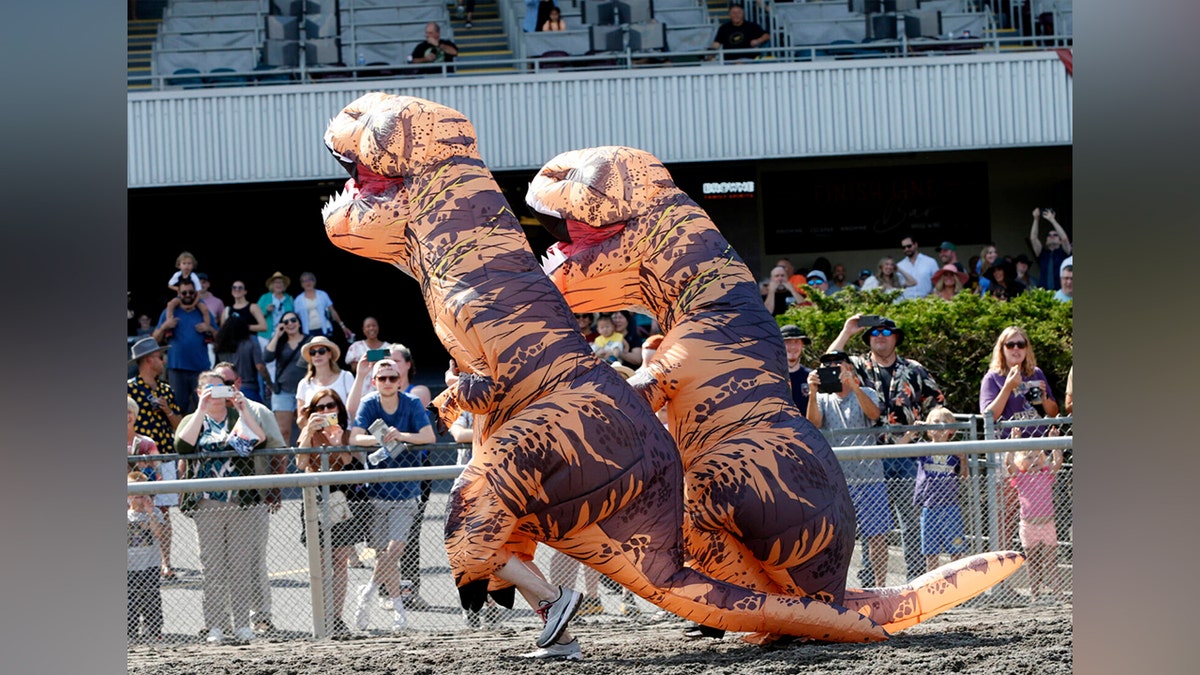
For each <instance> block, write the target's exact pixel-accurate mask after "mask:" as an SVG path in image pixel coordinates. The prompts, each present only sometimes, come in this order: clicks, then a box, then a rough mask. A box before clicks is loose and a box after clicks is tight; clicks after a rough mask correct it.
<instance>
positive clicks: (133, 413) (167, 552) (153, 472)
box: [125, 396, 179, 588]
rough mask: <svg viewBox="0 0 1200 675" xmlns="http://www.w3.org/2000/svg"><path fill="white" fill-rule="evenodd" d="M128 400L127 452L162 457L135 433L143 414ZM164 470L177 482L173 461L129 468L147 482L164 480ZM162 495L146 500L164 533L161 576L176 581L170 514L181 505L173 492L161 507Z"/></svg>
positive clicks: (160, 540)
mask: <svg viewBox="0 0 1200 675" xmlns="http://www.w3.org/2000/svg"><path fill="white" fill-rule="evenodd" d="M125 399H126V400H127V402H128V405H127V411H126V415H125V431H126V436H125V438H126V442H127V443H128V453H129V454H130V455H144V456H147V457H149V456H151V455H159V454H161V453H160V452H159V451H158V444H157V443H155V442H154V441H153V440H152V439H151V438H150V437H149V436H143V435H142V434H139V433H137V431H136V430H135V426H136V424H137V418H138V414H139V413H140V412H141V409H140V407H139V406H138V404H137V403H136V402H135V401H134V400H133V397H132V396H126V397H125ZM166 447H170V446H166ZM126 467H127V468H129V465H128V462H127V463H126ZM164 467H169V469H170V472H169V475H170V476H171V480H174V479H175V463H174V462H166V463H163V462H160V461H157V458H156V459H155V460H147V461H144V462H138V463H137V464H135V465H134V466H133V467H132V468H129V470H134V469H136V470H137V471H141V472H142V473H144V474H145V475H146V479H147V480H164V478H163V468H164ZM159 496H160V495H154V496H153V497H150V496H147V497H146V499H147V501H149V502H150V503H151V504H152V505H153V506H154V507H155V513H156V514H157V515H156V517H155V523H156V525H155V527H157V528H159V529H160V530H162V532H161V533H160V535H159V536H158V537H157V540H158V548H159V556H158V559H159V568H158V574H159V575H161V576H162V578H164V579H174V578H175V570H174V569H172V567H171V520H170V518H171V511H170V507H171V506H173V505H175V504H177V503H179V495H178V494H174V493H172V494H170V495H169V496H170V497H171V499H170V500H168V501H167V503H166V504H165V505H163V506H159V505H158V504H155V503H154V502H155V499H156V498H157V497H159ZM154 587H155V588H158V584H157V583H155V586H154Z"/></svg>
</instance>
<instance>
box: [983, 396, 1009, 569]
mask: <svg viewBox="0 0 1200 675" xmlns="http://www.w3.org/2000/svg"><path fill="white" fill-rule="evenodd" d="M995 438H996V420H995V418H994V417H993V416H992V415H990V414H988V413H984V414H983V439H984V440H985V441H990V440H994V439H995ZM985 457H986V460H987V477H986V481H987V483H986V485H987V509H988V525H990V532H989V537H988V541H989V550H992V551H999V550H1001V546H1000V527H1001V525H1002V524H1001V522H1000V519H1001V518H1003V517H1004V514H1003V513H1001V509H1000V489H999V488H1000V482H999V480H998V479H997V475H998V474H997V472H998V471H1000V470H1001V467H1000V465H999V464H998V463H997V462H996V458H995V455H990V454H989V455H986V456H985Z"/></svg>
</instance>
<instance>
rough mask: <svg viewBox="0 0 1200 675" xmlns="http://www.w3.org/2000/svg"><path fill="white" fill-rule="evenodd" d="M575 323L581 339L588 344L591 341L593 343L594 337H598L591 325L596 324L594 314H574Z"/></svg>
mask: <svg viewBox="0 0 1200 675" xmlns="http://www.w3.org/2000/svg"><path fill="white" fill-rule="evenodd" d="M575 321H577V322H578V324H579V332H580V333H581V334H583V339H584V340H587V342H588V344H591V343H592V342H593V341H595V339H596V337H597V336H598V335H600V334H599V333H597V332H596V329H595V328H593V327H592V325H593V324H594V323H595V322H596V317H595V315H594V314H592V313H590V312H586V313H583V314H576V315H575Z"/></svg>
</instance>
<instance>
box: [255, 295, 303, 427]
mask: <svg viewBox="0 0 1200 675" xmlns="http://www.w3.org/2000/svg"><path fill="white" fill-rule="evenodd" d="M310 339H311V338H310V337H308V336H307V335H305V334H304V333H302V332H300V317H299V316H297V315H296V313H295V312H285V313H284V315H283V318H282V319H280V320H279V324H278V325H276V326H275V334H274V335H272V336H271V339H270V340H269V341H268V342H267V348H266V349H265V350H264V351H263V361H265V362H267V363H274V364H275V378H274V383H273V385H272V388H271V410H273V411H274V412H275V420H276V421H277V422H278V423H279V430H280V431H282V432H283V438H284V440H285V441H291V439H292V438H294V437H295V435H294V434H293V430H292V427H294V426H295V422H296V388H297V387H299V386H300V380H302V379H304V376H305V375H307V374H308V373H307V368H306V366H305V363H304V358H303V357H302V356H301V355H300V354H301V352H300V349H301V348H302V347H303V346H304V345H306V344H308V341H309V340H310Z"/></svg>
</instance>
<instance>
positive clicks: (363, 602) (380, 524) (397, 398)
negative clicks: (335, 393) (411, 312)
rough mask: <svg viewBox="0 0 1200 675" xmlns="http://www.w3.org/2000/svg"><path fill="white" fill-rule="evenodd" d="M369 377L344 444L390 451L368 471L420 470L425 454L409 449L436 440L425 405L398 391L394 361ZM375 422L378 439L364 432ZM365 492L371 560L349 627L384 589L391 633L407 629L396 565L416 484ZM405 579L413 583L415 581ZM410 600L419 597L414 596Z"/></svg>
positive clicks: (361, 623) (360, 625) (416, 501)
mask: <svg viewBox="0 0 1200 675" xmlns="http://www.w3.org/2000/svg"><path fill="white" fill-rule="evenodd" d="M361 370H362V364H360V371H361ZM371 379H372V380H373V381H374V383H375V391H373V392H371V393H370V394H367V395H366V396H364V397H363V398H362V402H361V403H360V404H359V406H358V413H357V414H356V415H355V417H354V424H353V425H352V427H351V429H350V444H351V445H357V446H362V447H373V448H380V447H381V446H383V447H390V448H391V449H390V450H388V451H387V453H386V456H384V457H382V458H380V457H379V456H378V455H376V454H375V453H372V455H371V456H370V457H371V461H370V462H368V464H369V466H368V468H370V469H396V468H402V467H413V466H421V465H422V463H423V460H424V459H425V458H426V456H427V455H428V451H427V450H424V449H421V448H420V447H415V446H421V445H426V444H428V443H433V442H434V441H435V440H436V437H435V436H434V433H433V425H431V424H430V422H429V415H428V414H427V413H426V412H425V407H424V406H423V405H421V402H420V401H419V400H417V398H416V397H415V396H410V395H408V394H405V393H403V392H402V391H400V369H399V368H398V367H397V365H396V362H395V361H394V360H392V359H383V360H381V361H378V362H376V363H375V367H374V368H373V370H372V373H371ZM377 420H379V421H382V422H383V423H384V424H385V425H386V428H385V429H384V430H383V431H382V432H380V437H378V438H377V437H376V436H375V435H374V434H372V433H370V432H368V429H370V428H371V425H372V424H373V423H374V422H375V421H377ZM393 444H399V445H393ZM376 460H378V461H376ZM367 494H368V495H369V496H370V498H371V505H372V511H373V514H374V518H373V525H372V528H371V533H370V538H369V540H368V544H369V545H370V546H371V548H373V549H375V551H376V562H375V572H374V574H372V576H371V580H370V581H369V582H368V583H367V584H366V585H364V586H362V587H361V588H359V589H358V591H357V593H356V595H355V603H356V604H355V612H354V626H355V628H357V629H358V630H366V628H367V625H368V624H369V623H370V614H369V605H370V600H371V598H372V597H374V596H376V595H377V594H378V591H379V587H380V586H384V587H385V588H386V590H387V594H388V596H389V597H391V598H392V611H393V613H394V614H393V617H392V626H391V627H392V630H402V629H404V628H406V627H407V626H408V621H407V618H406V614H405V612H404V603H403V602H402V601H401V585H400V568H399V563H400V559H401V558H402V557H403V555H404V549H405V547H406V546H407V545H408V540H409V533H410V532H411V530H412V524H413V520H414V519H415V518H416V517H417V514H418V511H419V509H420V502H421V483H420V481H403V482H398V483H371V484H370V485H369V486H368V488H367ZM409 581H411V582H413V583H414V584H415V583H416V581H417V580H416V579H410V580H409ZM410 597H412V598H418V597H419V596H417V595H415V594H414V595H412V596H410Z"/></svg>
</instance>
